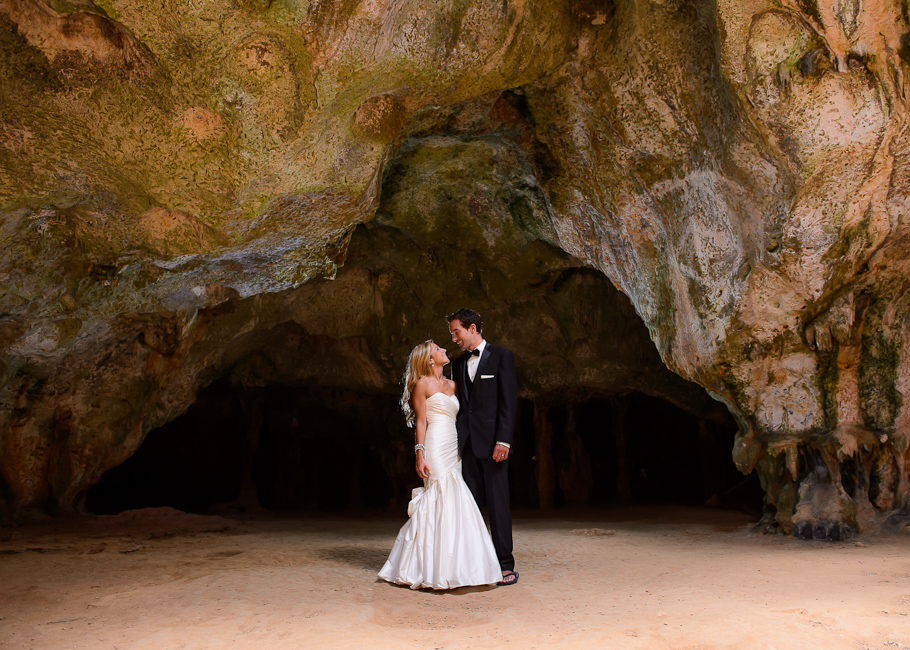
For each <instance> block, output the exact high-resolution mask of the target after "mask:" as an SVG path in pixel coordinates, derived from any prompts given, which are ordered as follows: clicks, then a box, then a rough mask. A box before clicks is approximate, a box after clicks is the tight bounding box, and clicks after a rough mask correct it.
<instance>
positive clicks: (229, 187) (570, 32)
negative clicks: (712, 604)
mask: <svg viewBox="0 0 910 650" xmlns="http://www.w3.org/2000/svg"><path fill="white" fill-rule="evenodd" d="M908 31H910V29H908V21H907V14H906V7H905V5H903V4H900V3H896V2H888V1H884V0H872V1H869V2H864V3H858V2H855V3H838V2H833V1H831V0H820V1H818V2H816V1H815V0H807V1H806V2H799V3H795V2H791V1H790V0H782V1H774V2H771V1H763V0H751V1H748V2H747V1H746V0H718V1H717V2H716V3H713V2H708V1H703V0H685V1H672V0H671V1H667V2H661V1H657V0H655V1H650V2H649V1H644V0H642V1H634V2H633V1H628V2H605V1H601V0H567V1H566V2H546V1H543V0H539V1H538V0H521V1H520V0H506V1H500V0H495V1H494V0H473V1H469V2H458V3H453V2H443V1H426V0H424V1H421V2H408V1H405V2H391V1H387V0H363V1H357V0H344V1H337V2H330V1H320V0H314V1H312V2H306V1H305V0H300V1H295V0H258V1H254V0H241V1H239V2H227V1H223V0H213V1H211V2H192V1H189V0H187V1H171V0H164V1H163V2H154V3H150V2H144V1H136V0H105V1H100V2H97V3H92V2H90V1H89V0H73V1H68V2H65V1H63V0H54V1H52V2H43V1H40V0H0V241H2V248H0V454H2V456H0V459H2V461H0V469H2V481H0V488H2V489H0V498H2V500H3V502H4V503H5V504H6V505H7V508H12V509H15V508H19V507H24V506H31V505H37V504H40V503H45V502H48V501H52V502H54V503H57V504H58V505H60V506H61V507H63V508H73V507H78V501H79V497H78V495H79V494H82V493H84V491H85V490H86V489H87V487H88V486H90V485H91V484H93V483H94V482H97V480H98V478H99V476H100V473H101V472H103V471H104V470H105V469H107V468H109V467H111V466H113V465H116V464H117V463H120V462H122V461H123V460H124V459H125V458H126V457H128V456H129V455H130V454H131V453H132V452H133V451H134V450H135V448H136V447H137V445H138V444H140V442H141V440H142V438H143V437H144V436H145V435H146V434H147V433H148V431H149V430H151V429H152V428H154V427H155V426H159V425H160V424H162V423H163V422H166V421H168V420H170V419H173V418H174V417H176V416H177V415H179V414H180V413H181V412H183V411H185V410H186V408H187V407H188V405H189V404H190V403H192V400H193V398H194V396H195V395H196V393H197V392H198V391H199V390H200V389H201V388H202V387H204V386H205V385H206V384H207V383H209V382H211V381H213V380H214V379H215V378H216V377H219V376H223V375H225V374H230V375H232V376H233V377H235V378H236V381H241V382H247V383H251V384H256V383H260V384H268V383H269V382H281V383H285V384H289V385H293V384H295V383H296V384H300V385H306V383H307V382H313V381H316V379H315V377H316V376H317V375H316V373H318V377H319V381H330V382H334V383H336V384H338V385H349V386H351V387H353V388H355V389H358V390H364V391H376V392H392V391H393V389H394V387H395V381H396V380H397V374H398V372H399V366H400V360H401V358H402V357H403V356H404V354H405V353H406V352H407V350H408V349H409V348H410V346H411V345H412V344H413V342H414V341H415V340H422V338H424V337H440V336H444V335H445V330H444V327H441V325H440V324H441V323H442V324H443V325H444V322H443V321H441V317H442V315H443V314H444V313H445V312H446V311H449V310H451V309H454V308H457V307H460V306H462V304H463V303H465V304H467V303H470V304H473V305H475V306H476V307H477V308H478V309H479V310H482V311H483V313H485V315H487V318H488V323H489V327H490V331H491V332H492V333H493V334H495V336H496V338H497V340H499V341H502V342H503V343H505V344H507V345H509V346H510V347H511V348H512V349H513V350H515V351H516V356H517V358H518V359H519V363H520V368H519V370H520V374H521V375H522V377H523V388H522V391H523V395H524V396H525V397H527V398H529V399H534V398H536V397H539V396H542V395H551V396H552V395H555V394H563V395H566V396H568V395H572V396H574V397H573V398H574V399H583V398H584V396H585V395H590V394H594V393H597V392H600V393H610V392H616V391H622V390H639V391H643V392H650V393H651V394H655V395H659V396H661V397H663V398H665V399H668V400H670V401H673V402H674V403H677V404H680V405H683V406H684V407H685V408H687V409H688V410H689V411H690V412H692V413H695V414H697V415H699V417H708V418H711V419H715V420H722V419H723V417H726V416H725V415H722V414H719V412H718V409H720V410H721V412H722V413H726V412H729V413H730V414H732V417H733V418H735V421H736V423H737V424H738V426H739V433H738V434H737V440H736V444H735V447H734V449H733V455H734V459H735V461H736V463H737V465H738V467H739V468H740V469H741V470H742V471H743V472H752V471H757V472H758V473H759V476H760V478H761V479H762V485H763V487H764V489H765V493H766V504H767V505H766V517H765V522H764V523H765V524H766V526H767V527H768V528H769V529H779V530H783V531H784V532H788V533H789V532H798V533H799V534H803V531H805V530H807V529H808V530H812V531H814V530H817V529H818V526H821V527H822V529H824V530H829V529H830V526H831V525H835V526H843V527H845V528H846V527H849V528H850V529H854V530H869V529H873V528H875V527H876V526H877V525H879V524H880V523H881V522H882V521H883V520H884V519H886V518H887V517H888V516H889V515H890V514H892V513H894V512H895V511H897V510H900V509H901V508H908V507H910V476H908V471H910V468H908V464H910V435H908V428H907V427H908V425H910V420H908V418H910V410H908V408H907V407H906V406H905V405H904V403H903V399H902V396H903V394H904V392H905V387H907V386H908V384H910V365H908V364H910V361H908V360H907V359H905V355H904V351H905V349H906V347H905V346H904V344H903V342H904V334H905V330H906V328H907V324H906V321H907V318H906V316H907V312H908V303H910V297H908V296H907V287H908V286H910V285H908V283H907V279H908V277H910V268H908V259H907V258H908V256H907V252H908V248H910V240H908V237H907V228H906V225H905V224H906V220H905V216H904V215H905V210H906V207H907V200H908V198H907V197H908V196H910V172H908V166H907V165H906V164H905V163H906V158H907V155H908V152H910V146H908V134H907V128H906V127H907V97H906V90H905V88H904V83H903V82H904V75H903V72H904V70H905V68H906V66H907V63H906V59H907V58H908V57H910V49H908V47H907V34H908ZM276 342H280V344H281V347H282V349H285V350H289V351H290V352H288V353H287V354H279V353H276V352H275V349H274V347H273V348H271V349H270V348H269V344H272V345H273V346H274V345H275V344H276ZM314 355H315V356H314ZM548 355H549V358H548ZM330 368H334V369H330ZM671 371H672V372H671ZM308 373H309V374H308ZM693 384H694V385H693ZM698 387H701V388H698ZM707 395H710V397H711V398H713V401H712V399H709V398H708V397H707ZM812 534H814V533H812Z"/></svg>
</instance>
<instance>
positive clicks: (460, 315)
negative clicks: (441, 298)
mask: <svg viewBox="0 0 910 650" xmlns="http://www.w3.org/2000/svg"><path fill="white" fill-rule="evenodd" d="M453 320H459V321H461V325H462V327H464V328H465V329H468V328H469V327H471V325H473V326H474V327H476V328H477V331H478V332H479V333H480V334H483V321H482V320H480V314H478V313H477V312H476V311H474V310H473V309H468V308H467V307H462V308H461V309H459V310H458V311H456V312H455V313H453V314H449V315H448V316H446V321H447V322H449V323H451V322H452V321H453Z"/></svg>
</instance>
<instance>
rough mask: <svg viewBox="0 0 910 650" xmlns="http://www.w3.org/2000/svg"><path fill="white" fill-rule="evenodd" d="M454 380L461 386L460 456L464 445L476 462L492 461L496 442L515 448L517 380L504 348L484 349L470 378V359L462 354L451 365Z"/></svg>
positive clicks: (459, 411) (510, 356) (459, 392)
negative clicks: (472, 453)
mask: <svg viewBox="0 0 910 650" xmlns="http://www.w3.org/2000/svg"><path fill="white" fill-rule="evenodd" d="M452 379H454V380H455V383H456V384H458V401H459V403H460V405H459V409H458V418H457V419H456V427H457V429H458V453H459V454H461V452H462V450H463V449H464V446H465V443H467V442H468V441H469V440H470V442H471V449H472V450H473V451H474V455H475V456H477V458H492V457H493V447H494V446H495V445H496V443H497V442H505V443H508V444H512V437H513V435H514V433H515V419H516V417H517V415H518V379H517V378H516V376H515V358H514V357H513V356H512V353H511V352H510V351H509V350H506V349H505V348H500V347H497V346H495V345H490V343H489V342H487V344H486V345H485V346H484V349H483V353H482V354H481V355H480V363H479V365H478V366H477V374H476V375H474V382H473V384H472V383H471V382H470V381H469V378H468V355H467V354H462V355H461V356H460V357H458V358H457V359H455V361H454V363H453V364H452Z"/></svg>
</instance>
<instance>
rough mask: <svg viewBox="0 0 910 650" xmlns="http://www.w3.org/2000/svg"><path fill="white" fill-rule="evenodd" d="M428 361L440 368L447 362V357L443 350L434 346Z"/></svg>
mask: <svg viewBox="0 0 910 650" xmlns="http://www.w3.org/2000/svg"><path fill="white" fill-rule="evenodd" d="M430 359H432V360H433V363H435V364H436V365H437V366H439V367H440V368H441V367H443V366H444V365H446V364H447V363H448V362H449V355H447V354H446V351H445V349H444V348H441V347H439V346H438V345H435V344H434V347H433V351H432V352H431V353H430Z"/></svg>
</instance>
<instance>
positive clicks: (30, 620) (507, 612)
mask: <svg viewBox="0 0 910 650" xmlns="http://www.w3.org/2000/svg"><path fill="white" fill-rule="evenodd" d="M402 523H403V519H402V518H397V519H392V518H379V517H371V516H367V517H360V518H357V519H352V518H348V519H344V518H318V519H294V520H256V521H247V522H243V523H237V522H234V523H233V524H232V523H231V522H227V521H226V520H224V519H221V518H218V517H211V518H205V517H198V516H194V515H177V514H171V515H170V516H168V517H157V518H143V517H134V518H132V519H129V520H126V519H124V518H118V519H116V521H115V520H113V519H110V518H91V519H88V520H82V521H69V522H51V523H47V524H44V525H42V526H37V525H33V526H24V527H19V528H17V529H16V530H15V531H13V530H12V529H10V528H3V529H0V535H2V536H3V537H4V538H8V537H10V535H11V534H12V533H14V532H15V534H16V535H18V538H16V539H11V540H9V541H4V542H2V543H0V554H2V555H0V647H3V648H226V647H231V648H312V647H334V648H383V647H405V648H408V647H414V648H476V647H514V648H538V647H570V646H571V647H603V648H673V649H679V648H800V649H803V648H825V649H831V648H851V649H861V648H887V649H889V650H891V649H893V648H901V647H904V648H910V553H908V551H910V536H908V535H891V536H877V537H863V538H861V539H860V540H859V541H860V542H861V545H859V546H858V545H857V544H856V541H857V540H853V541H850V542H844V543H826V542H805V541H798V540H795V539H792V538H784V537H764V536H756V537H752V536H749V535H748V524H749V519H748V518H747V517H745V516H743V515H740V514H737V513H731V512H723V511H708V510H701V509H688V508H672V509H670V508H662V509H643V508H641V509H625V510H613V511H608V512H607V511H602V512H591V511H587V512H582V513H573V514H569V513H557V514H556V515H554V516H552V517H542V516H538V515H534V514H533V513H521V514H520V516H518V517H516V523H515V546H516V553H515V554H516V558H517V563H518V567H517V568H518V570H519V572H520V573H521V578H520V581H519V584H518V585H516V586H513V587H499V588H469V589H459V590H456V591H454V592H441V593H434V592H431V591H417V592H414V591H411V590H409V589H407V588H403V587H396V586H393V585H390V584H386V583H384V582H377V581H376V578H375V574H376V571H378V570H379V568H380V566H381V565H382V563H383V562H384V560H385V558H386V555H387V553H388V552H389V550H391V547H392V543H393V541H394V537H395V534H396V532H397V530H398V527H399V526H400V525H401V524H402ZM223 528H228V530H226V531H224V532H211V531H218V530H220V529H223ZM55 529H56V530H55ZM206 530H208V531H210V532H205V531H206Z"/></svg>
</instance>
